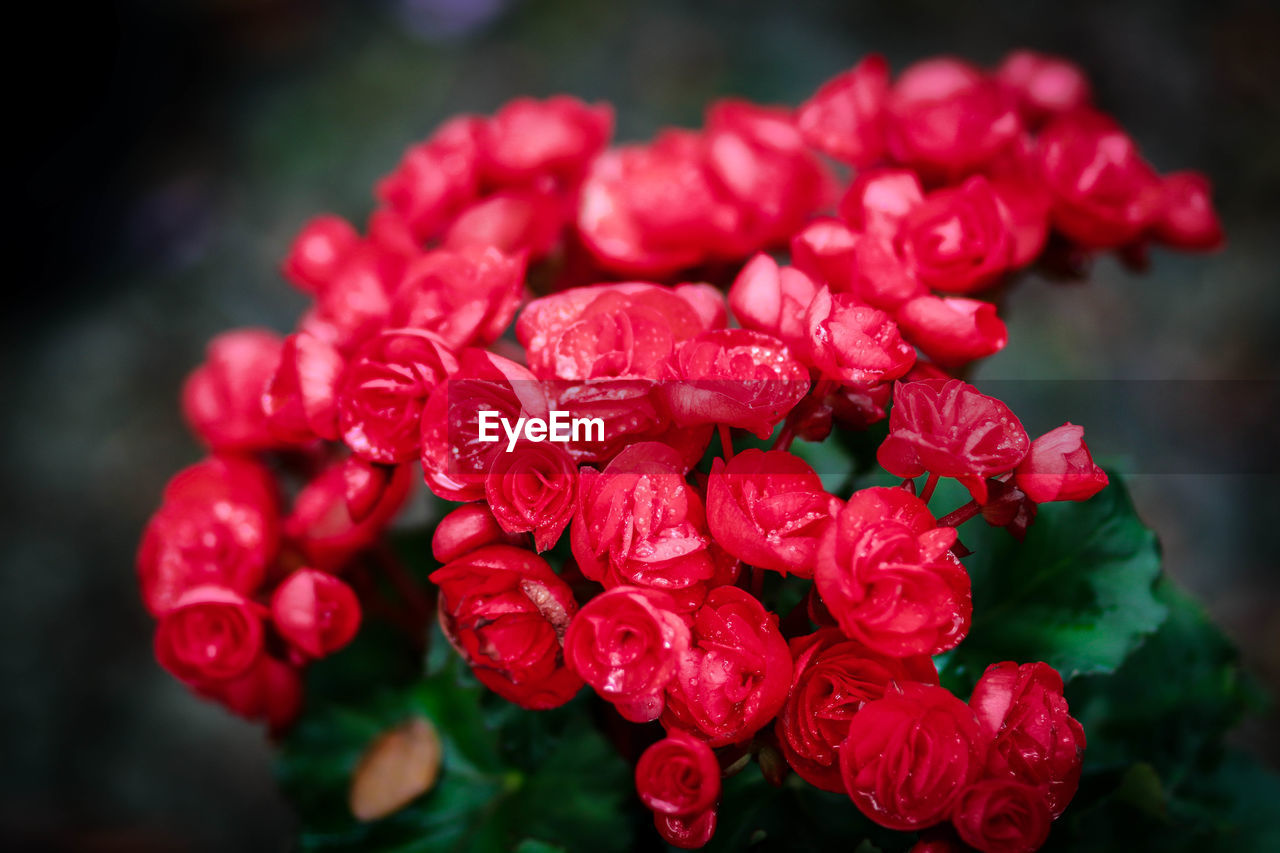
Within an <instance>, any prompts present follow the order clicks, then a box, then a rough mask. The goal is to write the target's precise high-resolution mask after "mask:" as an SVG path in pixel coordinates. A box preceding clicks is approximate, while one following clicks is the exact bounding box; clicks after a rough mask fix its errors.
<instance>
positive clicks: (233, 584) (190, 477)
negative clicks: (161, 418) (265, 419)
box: [137, 456, 280, 616]
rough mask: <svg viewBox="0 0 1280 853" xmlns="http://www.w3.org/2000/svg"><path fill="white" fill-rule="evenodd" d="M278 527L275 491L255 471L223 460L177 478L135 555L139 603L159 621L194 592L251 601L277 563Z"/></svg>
mask: <svg viewBox="0 0 1280 853" xmlns="http://www.w3.org/2000/svg"><path fill="white" fill-rule="evenodd" d="M279 525H280V520H279V508H278V506H277V498H276V489H275V483H274V482H273V481H272V479H271V474H270V472H269V471H268V470H267V469H266V468H264V467H263V466H261V465H259V464H258V463H256V462H252V461H250V460H247V459H241V458H237V457H231V456H220V457H213V458H210V459H206V460H205V461H203V462H200V463H197V464H195V465H192V466H191V467H189V468H186V469H184V470H183V471H180V472H179V473H178V474H176V475H174V477H173V479H172V480H170V481H169V485H168V486H166V487H165V492H164V499H163V502H162V504H161V506H160V509H159V510H157V511H156V513H155V514H154V515H153V516H152V517H151V520H150V521H149V522H148V523H147V528H146V531H145V532H144V533H143V536H142V543H141V545H140V546H139V548H138V559H137V568H138V579H139V582H140V584H141V587H142V600H143V603H144V604H146V606H147V609H148V610H149V611H150V612H151V614H152V615H154V616H160V615H163V614H164V613H166V612H168V611H170V610H172V609H173V608H174V607H175V606H176V605H177V602H178V600H179V599H180V598H181V597H182V595H183V594H184V593H186V592H187V591H189V590H191V589H193V588H195V587H198V586H204V585H215V586H219V587H224V588H226V589H230V590H232V591H234V592H238V593H241V594H243V595H251V594H253V593H254V592H255V591H256V590H257V589H258V586H259V585H260V584H261V583H262V580H263V578H264V576H265V575H266V568H267V565H268V564H269V563H270V562H271V561H272V560H273V559H274V558H275V553H276V545H277V542H278V540H279Z"/></svg>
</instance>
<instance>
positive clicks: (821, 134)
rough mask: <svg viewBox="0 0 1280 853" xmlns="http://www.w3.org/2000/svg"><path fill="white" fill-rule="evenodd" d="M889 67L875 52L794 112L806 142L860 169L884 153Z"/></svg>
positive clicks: (837, 77) (816, 93)
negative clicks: (885, 107)
mask: <svg viewBox="0 0 1280 853" xmlns="http://www.w3.org/2000/svg"><path fill="white" fill-rule="evenodd" d="M888 93H889V63H888V62H886V61H885V58H884V57H883V56H881V55H880V54H878V53H873V54H871V55H869V56H867V57H865V58H864V59H863V60H862V61H861V62H859V63H858V64H857V65H855V66H854V67H853V68H851V69H849V70H848V71H846V72H844V73H843V74H840V75H838V76H836V77H833V78H831V79H830V80H828V81H827V82H826V83H823V84H822V88H820V89H818V91H817V92H815V93H814V95H813V97H811V98H810V99H809V100H807V101H805V102H804V103H803V104H801V106H800V109H799V110H797V111H796V127H798V128H799V129H800V133H801V134H802V135H803V136H804V140H805V142H807V143H808V144H809V145H812V146H813V147H814V148H817V149H818V150H819V151H822V152H823V153H825V154H829V155H831V156H832V157H834V158H835V159H837V160H839V161H841V162H842V163H848V164H849V165H850V166H855V167H857V168H865V167H867V166H871V165H873V164H874V163H875V162H876V161H878V160H879V159H880V158H881V157H882V156H883V155H884V103H885V98H886V97H887V96H888Z"/></svg>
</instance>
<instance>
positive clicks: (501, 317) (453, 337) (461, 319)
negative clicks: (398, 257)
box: [388, 246, 525, 350]
mask: <svg viewBox="0 0 1280 853" xmlns="http://www.w3.org/2000/svg"><path fill="white" fill-rule="evenodd" d="M524 267H525V259H524V258H523V257H509V256H507V255H504V254H503V253H502V252H500V251H498V250H497V249H495V248H493V247H492V246H487V247H480V246H465V247H463V248H460V249H457V250H456V251H448V250H444V249H440V250H437V251H434V252H427V253H426V254H424V255H422V256H421V257H419V258H418V259H417V260H416V261H414V262H413V263H412V264H410V265H409V267H408V269H407V270H406V271H405V274H404V280H403V281H402V282H401V284H400V286H399V289H397V290H396V292H395V297H394V299H393V300H392V303H391V309H390V314H389V315H388V322H389V324H390V325H391V326H393V327H405V328H408V327H413V328H416V329H425V330H427V331H429V332H435V333H436V334H437V335H439V336H440V338H441V339H442V340H443V341H444V342H445V343H446V344H447V345H448V346H449V348H450V349H454V350H458V349H461V348H463V347H466V346H470V345H472V344H489V343H492V342H493V341H494V340H496V339H497V338H498V337H499V336H500V335H501V334H502V332H503V331H504V330H505V329H506V328H507V326H509V325H510V324H511V318H512V317H514V316H515V313H516V306H517V305H519V303H520V295H521V292H522V288H523V285H524Z"/></svg>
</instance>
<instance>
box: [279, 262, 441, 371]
mask: <svg viewBox="0 0 1280 853" xmlns="http://www.w3.org/2000/svg"><path fill="white" fill-rule="evenodd" d="M402 249H403V247H401V248H396V249H390V248H388V247H386V246H383V245H380V244H378V243H375V242H373V241H372V240H369V241H366V242H364V243H361V244H360V245H359V246H357V247H356V248H355V249H353V250H352V251H351V252H350V253H348V255H347V257H346V259H345V260H344V261H343V262H342V264H341V265H340V266H339V267H338V270H337V272H336V273H335V275H334V277H333V279H332V281H330V283H329V285H328V286H327V287H326V288H325V289H324V290H322V291H321V292H320V293H318V294H317V295H316V303H315V305H314V307H312V309H311V310H310V311H308V312H307V313H305V314H303V315H302V319H301V321H300V322H299V323H298V330H299V331H302V332H309V333H310V334H312V335H315V336H316V337H317V338H319V339H320V340H322V341H325V342H327V343H329V344H332V345H333V346H334V347H336V348H337V349H338V351H339V352H341V353H342V354H343V355H349V354H351V353H352V352H354V351H355V350H356V349H358V348H359V347H360V345H361V344H362V343H364V342H365V341H366V340H368V339H369V338H370V337H371V336H372V335H375V334H377V333H378V332H379V331H381V330H382V329H383V328H384V327H385V326H386V325H387V315H388V314H389V313H390V311H391V296H392V294H394V293H395V291H396V288H397V287H399V286H400V281H401V280H402V279H403V278H404V271H405V268H406V266H407V264H408V261H409V258H410V257H411V256H410V255H406V254H405V253H404V251H403V250H402ZM409 251H410V252H412V253H413V254H416V253H417V251H416V248H414V247H410V248H409Z"/></svg>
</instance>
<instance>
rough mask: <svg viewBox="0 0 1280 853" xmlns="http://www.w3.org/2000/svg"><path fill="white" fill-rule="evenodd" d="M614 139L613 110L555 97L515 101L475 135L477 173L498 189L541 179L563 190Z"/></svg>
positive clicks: (602, 105)
mask: <svg viewBox="0 0 1280 853" xmlns="http://www.w3.org/2000/svg"><path fill="white" fill-rule="evenodd" d="M612 135H613V108H612V107H611V106H609V105H608V104H605V103H600V104H590V105H588V104H585V103H583V102H582V101H580V100H578V99H577V98H573V97H569V96H567V95H557V96H555V97H551V98H548V99H546V100H545V101H539V100H536V99H534V98H516V99H515V100H513V101H508V102H507V103H506V104H505V105H503V107H502V109H500V110H498V112H496V113H495V114H494V116H493V118H491V119H489V121H488V122H486V123H485V124H484V125H483V127H482V129H481V131H480V134H479V142H480V158H481V161H480V163H481V169H482V171H483V174H484V177H485V178H486V179H488V180H489V181H490V182H493V183H497V184H524V183H529V182H531V181H533V180H534V179H536V178H538V177H541V176H549V177H552V178H555V179H557V180H558V181H559V182H560V183H561V184H562V185H564V186H565V187H568V186H571V185H573V184H574V183H576V182H577V181H578V180H580V179H581V177H582V175H583V174H584V173H585V172H586V170H587V166H588V164H589V163H590V162H591V159H592V158H593V157H595V156H596V154H598V153H600V151H601V150H602V149H603V148H604V146H605V144H606V143H607V142H608V141H609V137H610V136H612Z"/></svg>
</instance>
